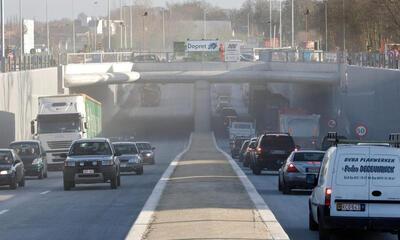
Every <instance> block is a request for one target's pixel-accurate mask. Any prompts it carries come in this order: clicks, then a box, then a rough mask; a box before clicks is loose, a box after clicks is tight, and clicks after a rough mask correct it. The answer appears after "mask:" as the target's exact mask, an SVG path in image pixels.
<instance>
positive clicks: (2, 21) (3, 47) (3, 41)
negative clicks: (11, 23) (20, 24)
mask: <svg viewBox="0 0 400 240" xmlns="http://www.w3.org/2000/svg"><path fill="white" fill-rule="evenodd" d="M0 4H1V6H0V7H1V58H2V60H1V64H2V65H3V59H4V58H5V57H6V49H5V48H6V41H5V34H4V32H5V31H4V19H5V17H4V0H1V2H0Z"/></svg>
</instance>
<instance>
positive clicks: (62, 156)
mask: <svg viewBox="0 0 400 240" xmlns="http://www.w3.org/2000/svg"><path fill="white" fill-rule="evenodd" d="M60 157H61V158H67V157H68V154H66V153H61V154H60Z"/></svg>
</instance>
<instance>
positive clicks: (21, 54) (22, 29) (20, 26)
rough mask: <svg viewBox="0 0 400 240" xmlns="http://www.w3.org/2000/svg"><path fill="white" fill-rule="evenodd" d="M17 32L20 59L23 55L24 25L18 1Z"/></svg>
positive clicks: (20, 4) (20, 5)
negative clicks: (18, 34)
mask: <svg viewBox="0 0 400 240" xmlns="http://www.w3.org/2000/svg"><path fill="white" fill-rule="evenodd" d="M19 31H20V36H19V37H20V41H21V43H20V50H19V52H20V57H21V58H22V56H23V55H24V23H23V19H22V1H21V0H19Z"/></svg>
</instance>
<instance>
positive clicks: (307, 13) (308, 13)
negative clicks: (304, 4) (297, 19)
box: [304, 8, 310, 44]
mask: <svg viewBox="0 0 400 240" xmlns="http://www.w3.org/2000/svg"><path fill="white" fill-rule="evenodd" d="M304 15H306V44H307V43H308V15H310V10H309V9H308V8H307V9H306V12H305V14H304Z"/></svg>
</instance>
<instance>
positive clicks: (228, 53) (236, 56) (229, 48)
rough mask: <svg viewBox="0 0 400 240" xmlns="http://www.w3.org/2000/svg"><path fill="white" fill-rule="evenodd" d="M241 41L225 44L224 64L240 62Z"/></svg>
mask: <svg viewBox="0 0 400 240" xmlns="http://www.w3.org/2000/svg"><path fill="white" fill-rule="evenodd" d="M240 46H241V41H229V42H226V43H225V62H240Z"/></svg>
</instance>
